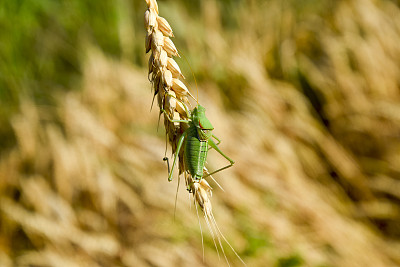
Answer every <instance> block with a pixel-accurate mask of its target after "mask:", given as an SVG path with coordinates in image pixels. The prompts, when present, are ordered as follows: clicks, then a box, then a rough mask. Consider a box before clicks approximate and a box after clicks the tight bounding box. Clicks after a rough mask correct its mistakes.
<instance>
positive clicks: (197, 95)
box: [179, 51, 199, 106]
mask: <svg viewBox="0 0 400 267" xmlns="http://www.w3.org/2000/svg"><path fill="white" fill-rule="evenodd" d="M179 54H181V55H182V57H183V59H184V60H185V61H186V64H187V65H188V66H189V69H190V71H191V72H192V76H193V80H194V84H195V85H196V99H195V100H196V102H197V106H198V105H199V87H198V86H197V80H196V76H195V75H194V72H193V69H192V67H191V66H190V64H189V61H188V60H187V58H186V57H185V55H184V54H182V53H181V51H179Z"/></svg>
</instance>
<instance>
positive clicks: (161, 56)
mask: <svg viewBox="0 0 400 267" xmlns="http://www.w3.org/2000/svg"><path fill="white" fill-rule="evenodd" d="M146 3H147V6H148V9H147V10H146V12H145V15H144V19H145V22H144V24H145V28H146V31H147V34H146V39H145V48H146V53H148V52H151V54H150V57H149V69H148V71H149V72H148V77H149V80H150V82H151V83H152V89H153V90H154V98H155V97H157V103H158V106H159V108H160V116H161V114H163V116H164V126H165V130H166V134H167V137H168V141H169V143H170V145H171V147H172V153H173V154H174V155H175V154H176V153H177V151H176V149H177V144H178V140H179V138H180V137H181V135H182V134H183V132H184V131H185V130H186V129H187V127H188V126H187V124H186V123H179V122H171V121H170V120H169V119H171V120H188V119H189V117H188V110H189V105H190V103H189V99H188V96H191V97H193V96H192V95H191V94H190V92H189V90H188V88H187V87H186V85H185V84H184V83H183V82H182V80H181V79H183V78H184V76H183V74H182V72H181V70H180V68H179V65H178V64H177V63H176V61H175V60H174V59H173V57H174V56H178V57H179V53H178V50H177V49H176V47H175V45H174V43H173V42H172V40H171V38H170V37H173V36H174V35H173V31H172V28H171V26H170V25H169V23H168V22H167V20H166V19H165V18H163V17H161V16H159V13H158V5H157V1H155V0H146ZM193 98H194V97H193ZM168 118H169V119H168ZM185 171H186V170H185V167H184V160H183V149H181V151H180V152H179V174H182V173H183V172H185ZM186 174H187V175H186ZM186 174H185V180H186V185H187V186H188V189H189V191H190V192H192V193H193V195H194V199H195V201H196V202H197V203H198V204H199V205H200V207H201V208H202V210H203V212H204V213H205V214H211V202H210V200H209V196H211V195H210V194H209V192H211V187H210V186H209V185H208V184H206V183H196V185H195V182H194V180H193V179H192V177H191V175H190V174H189V173H186Z"/></svg>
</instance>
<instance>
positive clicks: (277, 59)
mask: <svg viewBox="0 0 400 267" xmlns="http://www.w3.org/2000/svg"><path fill="white" fill-rule="evenodd" d="M159 5H160V15H161V16H164V17H166V18H167V20H168V21H169V22H170V24H171V26H172V28H173V29H174V34H175V36H176V38H174V42H175V44H176V46H177V47H178V49H180V50H181V52H182V54H183V55H184V56H185V57H186V58H187V60H188V61H189V63H190V66H191V68H192V69H193V72H194V75H195V76H196V79H197V81H198V83H199V95H200V103H201V104H202V105H204V106H206V108H207V116H208V117H209V118H210V120H211V121H212V122H213V124H214V125H215V127H216V129H215V131H216V134H217V135H218V136H219V137H222V140H223V143H222V144H221V148H222V149H223V150H224V151H226V152H227V154H229V155H230V156H231V157H232V158H233V159H235V161H236V164H235V166H234V167H233V168H232V170H227V171H225V172H223V173H221V174H220V175H218V176H217V177H216V178H217V180H218V182H219V183H221V184H222V185H223V186H224V188H225V190H226V192H222V191H221V190H219V189H218V188H217V187H216V186H215V185H214V188H215V190H214V197H213V199H212V201H213V204H214V214H215V216H216V219H217V222H218V223H219V224H220V226H221V228H222V231H223V232H224V233H225V235H226V236H227V238H228V239H229V240H230V241H231V242H232V244H233V246H234V247H235V248H236V249H237V251H238V252H239V254H240V255H241V256H242V257H243V258H244V260H245V261H246V262H247V263H248V264H249V266H396V265H399V264H400V257H399V254H398V251H399V249H400V242H399V238H400V194H399V192H400V156H399V155H400V154H399V151H400V115H399V114H400V66H399V65H400V64H399V62H400V47H399V46H398V44H399V43H400V9H399V3H398V1H387V0H381V1H356V0H348V1H315V0H307V1H294V0H293V1H278V0H271V1H258V0H252V1H243V0H224V1H214V0H205V1H159ZM144 11H145V1H136V0H135V1H130V0H118V1H109V0H107V1H101V3H97V2H93V1H86V0H83V1H78V0H71V1H45V0H40V1H2V2H0V32H1V33H0V62H1V64H0V125H1V127H0V265H1V266H32V265H34V266H215V265H216V263H218V265H223V262H222V261H218V255H217V254H216V252H215V248H213V243H212V240H211V238H210V236H209V234H208V233H205V245H206V248H205V260H204V262H203V259H202V249H201V237H200V230H199V228H198V222H197V218H196V214H195V211H194V210H193V209H192V210H189V208H188V205H187V203H186V202H187V201H186V200H187V192H185V191H184V190H180V192H179V199H178V207H177V213H176V218H177V219H176V221H173V209H174V208H173V207H174V199H175V197H174V194H175V189H176V188H175V184H168V183H167V182H166V173H167V171H166V166H165V165H163V162H162V161H161V158H162V156H163V154H164V147H165V143H164V137H163V132H162V131H161V130H160V131H159V132H158V133H157V131H156V129H157V126H156V125H157V114H156V112H154V111H153V112H148V110H149V109H150V103H151V98H152V94H151V92H150V85H149V82H148V80H147V77H146V76H147V75H146V71H147V70H146V68H147V67H146V64H147V57H146V56H145V55H144V48H143V46H144V34H145V33H144V29H143V13H144ZM179 65H180V66H181V68H182V70H183V73H184V74H185V76H186V77H187V83H188V84H189V85H192V86H191V90H192V93H195V90H196V89H195V86H194V85H193V84H194V83H193V78H192V77H191V69H190V68H189V67H188V64H186V62H185V59H180V60H179ZM208 162H209V164H210V168H211V169H213V168H216V167H218V166H222V165H223V163H224V162H223V160H221V159H220V158H219V157H218V156H216V155H214V154H212V153H211V152H210V155H209V160H208ZM203 229H205V227H204V225H203ZM225 250H226V252H227V254H228V257H229V259H230V260H231V261H232V263H233V265H234V266H236V265H238V261H237V259H235V257H234V255H233V253H232V252H231V251H230V250H229V248H227V247H225Z"/></svg>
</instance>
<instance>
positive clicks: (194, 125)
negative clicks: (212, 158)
mask: <svg viewBox="0 0 400 267" xmlns="http://www.w3.org/2000/svg"><path fill="white" fill-rule="evenodd" d="M205 111H206V109H205V108H204V107H203V106H201V105H199V104H198V105H197V107H195V108H194V109H193V111H192V112H189V116H188V117H189V118H190V119H189V120H172V119H171V118H169V117H168V115H167V113H166V112H165V111H163V112H164V115H165V117H167V118H168V120H169V121H171V122H183V123H188V124H189V128H187V129H186V131H185V132H184V133H183V134H182V136H181V137H180V138H179V140H178V145H177V149H176V153H175V157H174V162H173V164H172V168H171V171H169V175H168V181H172V175H173V170H174V168H175V165H176V162H177V159H178V157H179V152H180V150H181V148H182V145H184V148H185V150H184V162H185V165H186V167H187V168H188V170H189V172H190V174H191V175H192V177H193V179H194V181H196V182H199V181H200V180H201V179H203V178H205V177H208V176H210V175H213V174H215V173H217V172H220V171H222V170H225V169H227V168H229V167H232V166H233V164H234V163H235V162H234V161H233V160H232V159H231V158H229V157H228V156H227V155H225V154H224V153H223V152H222V151H221V149H220V148H219V147H218V145H219V143H220V142H221V140H220V139H219V138H218V137H216V136H215V135H214V134H213V133H212V130H214V127H213V126H212V124H211V122H210V121H209V120H208V119H207V117H206V114H205ZM212 138H214V139H215V140H217V143H215V142H214V140H213V139H212ZM211 148H214V149H215V150H216V151H217V152H218V153H219V154H221V155H222V156H223V157H224V158H226V159H227V160H228V161H229V162H230V164H229V165H226V166H225V167H222V168H220V169H218V170H216V171H213V172H211V173H208V174H206V175H205V176H204V171H203V169H204V165H205V163H206V160H207V153H208V150H209V149H211ZM164 160H168V158H164Z"/></svg>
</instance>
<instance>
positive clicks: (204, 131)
mask: <svg viewBox="0 0 400 267" xmlns="http://www.w3.org/2000/svg"><path fill="white" fill-rule="evenodd" d="M201 130H202V131H203V133H205V134H208V132H209V131H210V130H207V129H201Z"/></svg>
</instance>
